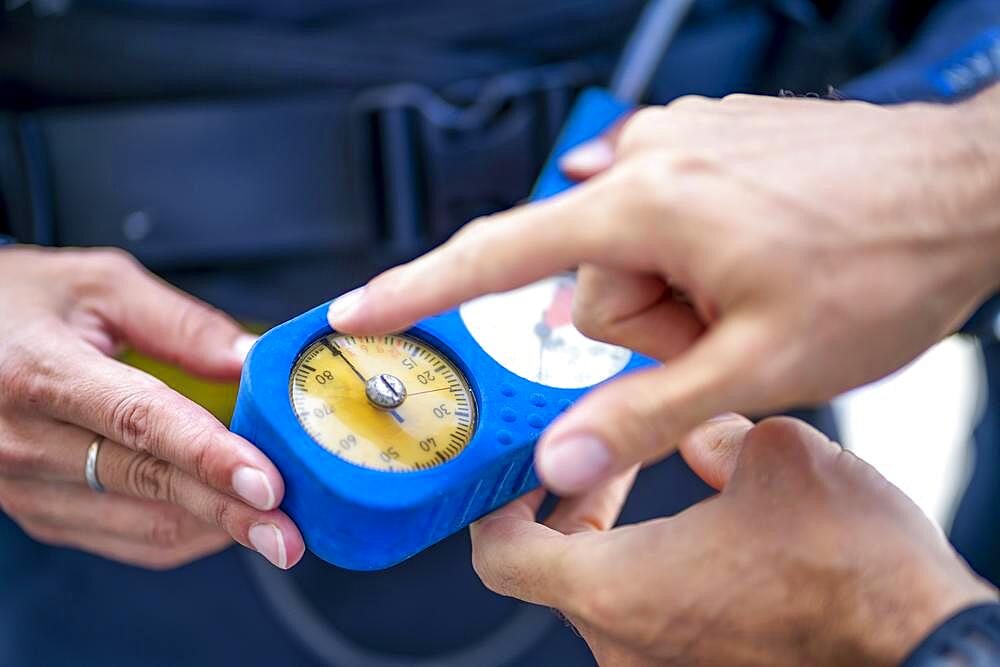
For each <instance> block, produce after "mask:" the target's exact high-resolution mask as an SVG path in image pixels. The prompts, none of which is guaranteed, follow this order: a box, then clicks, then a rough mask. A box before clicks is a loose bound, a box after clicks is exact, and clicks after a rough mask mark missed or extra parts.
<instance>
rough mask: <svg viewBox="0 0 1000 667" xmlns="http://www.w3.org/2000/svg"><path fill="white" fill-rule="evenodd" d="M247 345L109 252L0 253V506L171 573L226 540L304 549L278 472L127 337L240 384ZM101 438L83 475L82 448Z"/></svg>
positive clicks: (284, 556)
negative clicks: (145, 364) (138, 358)
mask: <svg viewBox="0 0 1000 667" xmlns="http://www.w3.org/2000/svg"><path fill="white" fill-rule="evenodd" d="M251 343H252V338H251V337H249V336H247V335H246V334H244V332H242V331H241V330H240V328H239V327H238V326H237V325H236V324H235V323H234V322H233V321H232V320H230V319H229V318H228V317H226V316H224V315H223V314H221V313H219V312H217V311H215V310H213V309H211V308H209V307H208V306H206V305H205V304H203V303H200V302H198V301H196V300H195V299H193V298H191V297H189V296H187V295H184V294H182V293H180V292H178V291H177V290H175V289H173V288H172V287H170V286H168V285H166V284H165V283H163V282H161V281H159V280H157V279H156V278H155V277H153V276H152V275H150V274H149V273H147V272H146V271H145V270H144V269H143V268H142V267H141V266H139V265H138V263H136V262H135V260H133V259H132V258H131V257H129V256H128V255H126V254H125V253H122V252H118V251H109V250H94V251H82V250H63V251H53V250H41V249H36V248H27V247H11V248H6V249H3V250H0V509H2V510H3V511H4V512H5V513H6V514H8V515H9V516H10V517H11V518H12V519H14V520H15V521H17V522H18V524H20V526H21V527H22V528H23V529H24V530H25V531H26V532H27V533H28V534H29V535H31V536H33V537H35V538H36V539H38V540H40V541H42V542H46V543H49V544H53V545H61V546H70V547H75V548H78V549H83V550H85V551H89V552H92V553H95V554H99V555H102V556H106V557H108V558H112V559H115V560H119V561H122V562H126V563H133V564H137V565H142V566H145V567H150V568H168V567H174V566H178V565H181V564H183V563H186V562H189V561H192V560H195V559H197V558H200V557H202V556H205V555H207V554H210V553H214V552H216V551H218V550H220V549H222V548H224V547H226V546H228V545H229V544H231V542H232V540H236V541H237V542H239V543H240V544H242V545H244V546H247V547H250V548H253V549H256V550H257V551H259V552H260V553H261V554H263V555H264V556H266V557H267V559H268V560H270V561H271V562H272V563H274V564H275V565H277V566H279V567H282V568H286V567H290V566H291V565H294V564H295V563H296V562H297V561H298V560H299V558H300V557H301V556H302V553H303V551H304V545H303V542H302V536H301V535H300V534H299V531H298V529H297V528H296V527H295V524H294V523H293V522H292V521H291V519H289V518H288V517H287V516H286V515H285V514H284V513H282V512H281V511H279V510H277V509H276V508H277V507H278V505H279V504H280V502H281V497H282V494H283V492H284V486H283V484H282V480H281V476H280V475H279V473H278V471H277V469H275V467H274V466H273V465H272V464H271V462H270V461H268V460H267V458H266V457H265V456H264V455H263V454H262V453H261V452H260V451H258V450H257V449H256V448H255V447H253V445H251V444H250V443H248V442H246V441H245V440H243V439H242V438H240V437H238V436H236V435H234V434H232V433H230V432H229V431H228V430H227V429H226V428H225V427H224V426H223V425H222V424H220V423H219V421H218V420H216V419H215V418H214V417H212V416H211V415H210V414H209V413H208V412H206V411H205V410H203V409H202V408H200V407H199V406H197V405H195V404H194V403H191V402H190V401H188V400H187V399H185V398H184V397H182V396H181V395H179V394H177V393H175V392H174V391H172V390H170V389H169V388H167V387H166V386H165V385H164V384H163V383H161V382H160V381H158V380H156V379H154V378H152V377H150V376H148V375H146V374H145V373H142V372H140V371H138V370H135V369H134V368H130V367H128V366H125V365H124V364H121V363H119V362H118V361H115V359H114V355H115V354H116V353H117V351H118V350H119V348H120V346H122V345H125V344H128V345H131V346H132V347H134V348H136V349H137V350H139V351H141V352H144V353H146V354H149V355H152V356H154V357H156V358H158V359H161V360H163V361H166V362H169V363H172V364H177V365H179V366H182V367H183V368H185V369H187V370H188V371H190V372H192V373H195V374H197V375H200V376H203V377H206V378H210V379H216V380H228V381H232V380H236V379H237V378H239V374H240V369H241V367H242V363H243V357H244V356H245V354H246V352H247V350H248V348H249V344H251ZM95 434H99V435H102V436H104V437H105V438H106V439H105V441H104V443H103V445H102V446H101V449H100V454H99V456H98V459H97V474H98V478H99V479H100V481H101V482H102V483H103V485H104V486H105V488H106V489H107V491H108V493H106V494H99V493H95V492H94V491H92V490H91V489H90V488H89V487H88V486H87V485H86V484H85V481H84V463H85V461H86V457H87V448H88V445H89V444H90V442H91V441H93V440H94V438H95Z"/></svg>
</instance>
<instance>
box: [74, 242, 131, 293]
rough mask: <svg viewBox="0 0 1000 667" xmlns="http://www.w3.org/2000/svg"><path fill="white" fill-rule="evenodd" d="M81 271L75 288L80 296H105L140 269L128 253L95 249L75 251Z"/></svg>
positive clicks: (113, 249) (112, 249) (118, 249)
mask: <svg viewBox="0 0 1000 667" xmlns="http://www.w3.org/2000/svg"><path fill="white" fill-rule="evenodd" d="M76 252H77V253H78V254H77V257H78V261H79V263H80V264H81V269H82V270H81V271H80V272H79V274H78V281H77V284H76V287H77V289H78V291H79V293H80V294H81V295H106V294H107V293H108V292H110V291H112V290H114V289H117V288H118V286H119V285H121V284H122V282H123V281H127V280H129V279H131V278H132V276H133V275H134V273H135V272H136V271H138V270H139V269H140V267H141V265H140V264H139V262H138V260H136V259H135V258H134V257H133V256H132V255H130V254H129V253H128V252H126V251H124V250H122V249H120V248H112V247H108V248H95V249H92V250H91V249H88V250H78V251H76Z"/></svg>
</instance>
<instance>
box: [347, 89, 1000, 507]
mask: <svg viewBox="0 0 1000 667" xmlns="http://www.w3.org/2000/svg"><path fill="white" fill-rule="evenodd" d="M998 97H1000V87H998V88H996V89H995V90H994V91H993V93H992V97H991V96H990V95H986V96H984V97H983V98H981V99H978V100H973V101H972V102H969V103H966V104H964V105H962V106H959V107H954V108H947V107H930V106H922V105H914V106H902V107H895V108H881V107H876V106H871V105H867V104H861V103H853V102H850V103H848V102H832V101H822V100H813V99H776V98H764V97H750V96H734V97H731V98H727V99H725V100H722V101H715V100H708V99H701V98H685V99H681V100H678V101H677V102H675V103H673V104H671V105H669V106H667V107H662V108H650V109H646V110H643V111H640V112H638V113H637V114H635V115H633V116H632V117H631V118H630V119H629V120H627V121H626V122H625V123H624V124H623V125H622V127H621V128H619V130H618V132H617V133H616V138H615V144H616V145H615V149H614V153H613V156H612V155H611V151H608V150H606V149H605V150H603V151H602V150H601V149H600V147H599V146H597V147H595V146H593V145H592V146H591V147H590V148H589V149H588V150H586V151H584V152H583V153H582V154H578V155H577V156H575V157H572V156H571V157H569V158H568V159H567V161H566V163H565V167H566V168H570V167H571V168H572V171H573V172H574V173H575V174H576V175H577V176H580V177H586V176H590V175H592V174H594V173H595V172H600V173H598V174H597V175H594V176H593V177H592V178H590V179H589V180H588V181H587V182H586V183H583V184H582V185H580V186H579V187H577V188H575V189H574V190H572V191H570V192H567V193H565V194H563V195H560V196H558V197H556V198H554V199H551V200H548V201H544V202H541V203H538V204H533V205H529V206H526V207H522V208H518V209H515V210H512V211H510V212H506V213H502V214H499V215H495V216H492V217H490V218H487V219H484V220H480V221H478V222H474V223H472V224H470V225H468V226H466V227H465V228H464V229H463V230H461V231H460V232H459V233H458V234H457V235H456V236H455V237H454V238H453V239H452V240H451V241H449V242H448V243H447V244H445V245H444V246H442V247H441V248H439V249H438V250H436V251H435V252H432V253H430V254H429V255H427V256H425V257H423V258H421V259H418V260H416V261H414V262H412V263H410V264H408V265H405V266H402V267H398V268H396V269H394V270H392V271H389V272H388V273H386V274H383V275H382V276H379V277H377V278H375V279H374V280H373V281H372V282H371V283H369V284H368V285H367V286H366V287H365V288H363V289H362V290H360V291H357V292H354V293H351V294H350V295H348V296H345V297H343V298H342V299H340V300H338V301H337V302H335V303H334V304H333V306H332V307H331V309H330V315H329V318H330V322H331V324H332V325H333V326H334V327H335V328H337V329H340V330H343V331H348V332H353V333H375V332H381V331H386V330H394V329H400V328H403V327H406V326H407V325H409V324H410V323H412V322H414V321H416V320H418V319H420V318H422V317H424V316H427V315H430V314H432V313H435V312H438V311H441V310H444V309H446V308H449V307H451V306H454V305H456V304H459V303H461V302H463V301H466V300H468V299H470V298H473V297H476V296H479V295H481V294H486V293H490V292H497V291H503V290H507V289H512V288H515V287H518V286H520V285H524V284H526V283H529V282H531V281H534V280H536V279H539V278H541V277H543V276H546V275H550V274H552V273H556V272H559V271H563V270H566V269H572V268H574V267H577V266H579V267H580V271H579V287H578V291H577V294H576V302H575V304H574V319H575V323H576V325H577V327H578V328H579V329H580V330H581V331H582V332H583V333H584V334H587V335H589V336H591V337H592V338H596V339H600V340H604V341H607V342H610V343H615V344H618V345H623V346H625V347H630V348H632V349H634V350H637V351H639V352H642V353H645V354H647V355H649V356H652V357H655V358H656V359H659V360H661V361H665V362H667V363H666V365H665V366H664V367H663V368H660V369H655V370H649V371H646V372H642V373H637V374H634V375H632V376H630V377H627V378H623V379H620V380H618V381H616V382H613V383H610V384H608V385H606V386H604V387H602V388H600V389H598V390H596V391H594V392H591V393H590V394H589V395H588V396H587V397H585V398H584V399H583V400H582V401H580V402H579V403H578V404H577V405H576V407H575V408H574V409H572V410H570V411H569V412H567V413H566V414H565V415H564V416H563V417H562V418H561V419H560V420H559V421H558V422H556V423H555V424H553V426H552V427H551V428H550V429H549V431H548V432H547V433H546V434H545V435H544V437H543V438H542V440H541V442H540V443H539V446H538V451H537V458H536V464H537V468H538V471H539V474H540V475H541V477H542V479H543V481H544V482H545V483H546V484H547V485H548V486H549V488H551V489H553V490H555V491H556V492H558V493H560V494H563V495H565V494H571V493H577V492H580V491H581V490H583V489H586V488H589V487H591V486H592V485H594V484H596V483H597V482H599V481H600V480H602V479H607V478H609V477H610V476H612V475H614V474H616V473H618V472H621V471H623V470H626V469H628V468H629V467H630V466H632V465H634V464H635V463H637V462H640V461H648V460H651V459H656V458H660V457H662V456H665V455H666V454H669V453H670V452H671V451H673V450H674V449H675V448H676V443H677V442H678V440H679V439H680V437H681V436H682V435H683V434H684V433H686V432H687V431H688V430H689V429H691V428H693V427H694V426H695V425H696V424H699V423H701V422H702V421H704V420H705V419H708V418H710V417H711V416H713V415H716V414H720V413H722V412H726V411H736V412H743V413H749V414H764V413H767V412H773V411H778V410H781V409H785V408H789V407H793V406H794V405H800V404H809V403H818V402H821V401H824V400H827V399H829V398H831V397H833V396H835V395H837V394H838V393H840V392H842V391H844V390H847V389H849V388H852V387H855V386H858V385H860V384H863V383H865V382H868V381H871V380H874V379H876V378H879V377H881V376H883V375H885V374H887V373H889V372H891V371H893V370H895V369H897V368H899V367H900V366H902V365H903V364H905V363H907V362H908V361H910V360H912V359H913V358H914V357H915V356H917V355H918V354H920V353H921V352H922V351H924V350H925V349H927V348H928V347H930V346H931V345H932V344H934V343H935V342H936V341H938V340H939V339H941V338H942V337H944V336H945V335H947V334H948V333H950V332H952V331H954V330H955V328H956V327H958V326H959V325H960V324H961V323H962V322H963V320H964V318H966V317H967V316H968V315H969V314H970V313H971V312H972V311H973V310H974V309H975V307H976V306H977V305H978V304H979V303H981V302H982V301H984V300H985V299H986V298H987V297H988V296H989V294H990V293H991V291H992V290H993V289H995V288H996V286H997V285H998V284H1000V157H998V156H1000V117H998V116H997V114H996V112H995V110H996V108H997V105H998V104H1000V100H998V99H997V98H998ZM602 154H603V155H604V159H603V160H602V158H601V155H602ZM580 155H582V156H583V157H580ZM609 156H611V157H610V158H609Z"/></svg>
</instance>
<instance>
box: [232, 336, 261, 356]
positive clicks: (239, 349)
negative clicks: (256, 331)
mask: <svg viewBox="0 0 1000 667" xmlns="http://www.w3.org/2000/svg"><path fill="white" fill-rule="evenodd" d="M256 342H257V336H254V335H252V334H243V335H242V336H240V337H239V338H237V339H236V340H235V341H234V342H233V353H234V354H235V355H236V356H237V358H239V360H240V361H246V358H247V355H248V354H250V348H252V347H253V344H254V343H256Z"/></svg>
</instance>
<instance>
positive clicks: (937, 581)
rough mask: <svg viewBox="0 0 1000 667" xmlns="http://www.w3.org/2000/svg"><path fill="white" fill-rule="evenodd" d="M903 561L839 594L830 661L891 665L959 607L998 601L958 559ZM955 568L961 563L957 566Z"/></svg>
mask: <svg viewBox="0 0 1000 667" xmlns="http://www.w3.org/2000/svg"><path fill="white" fill-rule="evenodd" d="M946 565H947V566H946V567H945V568H944V569H942V568H941V566H942V563H938V562H934V561H930V562H927V561H923V560H922V559H921V561H920V562H917V563H909V564H908V565H903V566H902V567H900V568H899V570H898V571H897V572H896V573H895V575H893V576H891V577H888V578H886V577H882V578H881V579H880V580H879V581H869V582H868V583H867V584H863V585H861V586H859V587H857V588H856V590H855V594H854V595H852V596H848V597H849V599H844V600H842V601H841V602H843V603H844V604H843V606H842V607H841V609H843V610H844V611H843V615H842V617H841V618H842V621H841V624H840V625H839V627H838V628H837V629H838V630H839V631H838V632H836V633H835V643H834V645H833V647H832V648H833V649H834V650H833V651H832V655H834V656H838V657H840V658H842V659H841V660H839V661H838V660H836V659H834V660H831V664H842V665H845V667H846V665H857V664H864V665H873V666H876V665H878V666H884V667H896V666H897V665H900V664H901V663H902V662H903V661H904V660H905V659H906V656H908V655H910V654H911V653H912V652H913V651H914V649H915V648H916V647H917V646H918V645H919V644H920V643H921V642H922V641H923V640H924V639H925V638H926V637H928V636H929V635H930V634H931V633H932V632H933V631H934V629H935V628H937V627H938V626H940V625H941V624H942V623H944V622H945V621H946V620H947V619H949V618H951V617H952V616H954V615H955V614H956V613H958V612H959V611H961V610H962V609H967V608H969V607H973V606H976V605H983V604H992V603H996V602H997V601H998V599H1000V598H998V596H997V591H996V589H995V588H993V587H992V586H990V585H989V584H988V583H986V582H984V581H982V580H981V579H979V578H978V577H976V576H975V575H974V574H972V573H971V572H970V571H968V570H967V569H966V566H965V565H964V563H961V562H960V561H958V560H957V559H955V560H953V561H951V562H949V563H947V564H946ZM955 568H961V570H956V569H955Z"/></svg>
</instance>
